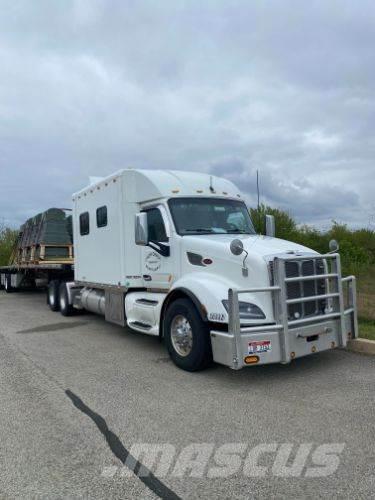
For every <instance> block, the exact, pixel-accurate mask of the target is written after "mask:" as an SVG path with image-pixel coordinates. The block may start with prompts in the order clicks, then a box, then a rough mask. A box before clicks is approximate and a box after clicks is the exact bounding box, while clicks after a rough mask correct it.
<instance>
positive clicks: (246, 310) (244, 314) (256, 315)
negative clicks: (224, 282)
mask: <svg viewBox="0 0 375 500" xmlns="http://www.w3.org/2000/svg"><path fill="white" fill-rule="evenodd" d="M222 303H223V306H224V307H225V309H226V310H227V312H229V302H228V300H222ZM238 306H239V310H240V318H241V319H265V318H266V317H265V315H264V312H263V311H262V310H261V309H260V308H259V307H258V306H256V305H255V304H251V303H250V302H239V303H238Z"/></svg>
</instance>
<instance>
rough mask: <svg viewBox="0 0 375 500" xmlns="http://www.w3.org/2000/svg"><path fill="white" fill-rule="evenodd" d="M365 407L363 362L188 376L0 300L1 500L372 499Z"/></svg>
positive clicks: (130, 342) (96, 325)
mask: <svg viewBox="0 0 375 500" xmlns="http://www.w3.org/2000/svg"><path fill="white" fill-rule="evenodd" d="M374 401H375V357H371V356H366V355H361V354H355V353H351V352H347V351H344V350H334V351H329V352H325V353H319V354H315V355H312V356H309V357H307V358H303V359H299V360H295V361H294V362H292V363H291V364H290V365H286V366H283V365H269V366H259V367H249V368H248V369H244V370H241V371H239V372H234V371H231V370H230V369H229V368H225V367H221V366H218V365H216V366H213V367H212V368H210V369H208V370H206V371H204V372H200V373H186V372H183V371H181V370H179V369H178V368H176V367H175V366H174V365H173V364H172V362H171V361H170V360H169V358H168V355H167V353H166V350H165V348H164V346H163V344H160V343H159V341H158V339H156V338H154V337H149V336H146V335H141V334H138V333H135V332H132V331H130V330H128V329H124V328H121V327H119V326H116V325H112V324H108V323H106V322H105V321H104V319H103V318H101V317H97V316H95V315H92V314H80V315H76V316H73V317H69V318H65V317H63V316H61V315H60V314H59V313H54V312H51V311H50V310H49V308H48V307H47V305H46V301H45V296H44V294H43V293H41V292H22V293H20V292H18V293H12V294H5V292H4V291H1V292H0V498H1V499H3V498H4V499H8V498H9V499H13V498H48V499H54V498H56V499H57V498H90V499H96V498H98V499H99V498H100V499H104V498H105V499H108V498H158V497H161V498H184V499H185V498H189V499H190V498H218V497H220V498H241V499H242V498H270V497H272V498H323V497H324V498H370V497H374V496H375V469H374V467H375V430H374V429H375V426H374V424H375V403H374ZM155 446H156V447H157V449H158V450H159V451H160V450H161V452H160V455H157V457H156V458H157V460H155V462H154V463H152V460H151V459H150V456H151V455H152V453H151V452H149V450H152V449H153V447H155ZM142 447H143V449H144V450H146V452H144V454H143V455H139V456H138V455H137V454H136V450H137V449H141V448H142ZM225 451H226V454H225V453H224V452H225ZM150 453H151V455H150ZM163 457H164V462H163ZM168 460H171V461H170V462H169V461H168ZM283 460H284V461H283ZM301 464H302V465H301ZM293 466H294V468H293ZM140 470H142V473H140V472H139V471H140Z"/></svg>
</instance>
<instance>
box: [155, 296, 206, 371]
mask: <svg viewBox="0 0 375 500" xmlns="http://www.w3.org/2000/svg"><path fill="white" fill-rule="evenodd" d="M164 338H165V342H166V345H167V349H168V352H169V355H170V357H171V359H172V361H173V362H174V363H175V365H177V366H178V367H179V368H182V369H183V370H186V371H189V372H194V371H198V370H204V369H205V368H207V367H208V366H209V365H210V364H211V362H212V349H211V342H210V337H209V332H208V327H207V325H206V324H205V323H204V322H203V320H202V318H201V317H200V315H199V313H198V311H197V310H196V308H195V306H194V304H193V303H192V302H191V301H190V300H189V299H178V300H176V301H175V302H172V304H171V305H170V306H169V307H168V309H167V312H166V315H165V322H164Z"/></svg>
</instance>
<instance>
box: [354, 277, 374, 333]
mask: <svg viewBox="0 0 375 500" xmlns="http://www.w3.org/2000/svg"><path fill="white" fill-rule="evenodd" d="M357 304H358V316H359V336H360V337H361V338H364V339H370V340H375V269H370V270H369V271H368V272H367V273H365V274H363V275H360V276H358V294H357Z"/></svg>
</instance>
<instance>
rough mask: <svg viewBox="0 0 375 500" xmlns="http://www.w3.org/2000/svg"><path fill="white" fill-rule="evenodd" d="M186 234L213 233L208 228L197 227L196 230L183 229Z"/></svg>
mask: <svg viewBox="0 0 375 500" xmlns="http://www.w3.org/2000/svg"><path fill="white" fill-rule="evenodd" d="M183 231H186V232H187V233H213V230H212V229H211V228H210V227H197V228H196V229H183Z"/></svg>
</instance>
